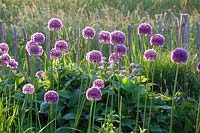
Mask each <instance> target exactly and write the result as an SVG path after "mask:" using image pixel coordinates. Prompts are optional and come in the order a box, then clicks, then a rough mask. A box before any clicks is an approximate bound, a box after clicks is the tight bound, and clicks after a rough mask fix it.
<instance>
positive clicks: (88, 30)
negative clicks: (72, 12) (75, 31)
mask: <svg viewBox="0 0 200 133" xmlns="http://www.w3.org/2000/svg"><path fill="white" fill-rule="evenodd" d="M95 33H96V31H95V29H94V28H92V27H89V26H86V27H85V28H84V29H83V31H82V36H83V37H84V38H85V39H93V38H94V37H95Z"/></svg>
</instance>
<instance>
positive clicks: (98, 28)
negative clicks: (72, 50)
mask: <svg viewBox="0 0 200 133" xmlns="http://www.w3.org/2000/svg"><path fill="white" fill-rule="evenodd" d="M100 30H101V29H100V25H99V24H98V27H97V38H98V49H99V51H101V52H102V44H101V43H99V32H100Z"/></svg>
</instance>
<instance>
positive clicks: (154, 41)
mask: <svg viewBox="0 0 200 133" xmlns="http://www.w3.org/2000/svg"><path fill="white" fill-rule="evenodd" d="M164 43H165V38H164V36H163V35H161V34H154V35H153V36H151V39H150V44H151V45H152V46H158V47H162V46H163V45H164Z"/></svg>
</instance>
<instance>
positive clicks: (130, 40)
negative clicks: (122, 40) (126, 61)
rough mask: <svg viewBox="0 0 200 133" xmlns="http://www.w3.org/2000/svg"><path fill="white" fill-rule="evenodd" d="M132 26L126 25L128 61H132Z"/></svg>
mask: <svg viewBox="0 0 200 133" xmlns="http://www.w3.org/2000/svg"><path fill="white" fill-rule="evenodd" d="M132 40H133V39H132V26H131V25H128V49H129V58H130V63H132V62H133V47H132Z"/></svg>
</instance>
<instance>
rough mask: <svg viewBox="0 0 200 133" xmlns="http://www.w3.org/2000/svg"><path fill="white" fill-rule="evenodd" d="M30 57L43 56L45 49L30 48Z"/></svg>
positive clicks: (35, 46) (34, 46)
mask: <svg viewBox="0 0 200 133" xmlns="http://www.w3.org/2000/svg"><path fill="white" fill-rule="evenodd" d="M27 52H28V54H29V55H30V56H32V55H33V56H42V54H43V49H42V47H41V46H39V45H33V46H30V48H29V50H28V51H27Z"/></svg>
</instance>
